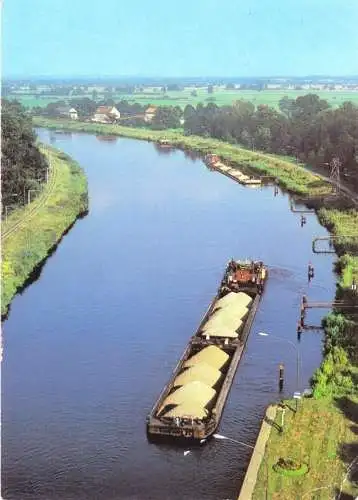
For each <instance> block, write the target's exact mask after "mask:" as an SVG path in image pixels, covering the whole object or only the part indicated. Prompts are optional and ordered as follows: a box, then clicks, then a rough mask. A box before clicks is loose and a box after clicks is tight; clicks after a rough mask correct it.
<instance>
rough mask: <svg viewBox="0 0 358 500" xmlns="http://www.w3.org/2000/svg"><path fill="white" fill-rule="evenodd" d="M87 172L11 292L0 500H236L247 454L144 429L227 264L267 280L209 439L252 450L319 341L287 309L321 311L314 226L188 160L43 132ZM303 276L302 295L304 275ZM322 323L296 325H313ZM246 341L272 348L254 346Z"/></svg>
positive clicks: (125, 142)
mask: <svg viewBox="0 0 358 500" xmlns="http://www.w3.org/2000/svg"><path fill="white" fill-rule="evenodd" d="M39 136H40V138H41V140H42V141H44V142H47V143H51V144H53V145H54V146H56V147H58V148H59V149H61V150H63V151H65V152H66V153H68V154H70V155H71V156H73V157H74V158H75V159H76V160H77V161H78V162H79V163H80V164H81V165H82V166H83V168H84V169H85V172H86V175H87V177H88V182H89V197H90V210H89V214H88V216H87V217H86V218H84V219H82V220H79V221H78V222H77V223H76V225H75V226H74V227H73V229H72V230H71V231H70V232H69V234H68V235H66V236H65V238H64V239H63V241H62V242H61V244H60V245H59V247H58V249H57V250H56V252H55V253H54V254H53V255H52V256H51V257H50V258H49V259H48V261H47V262H46V264H45V266H44V268H43V269H42V272H41V275H40V277H39V279H38V280H37V281H36V282H34V283H33V284H32V285H31V286H29V287H28V288H27V289H26V290H25V291H24V292H23V293H22V294H21V295H18V296H17V297H16V298H15V299H14V301H13V303H12V306H11V312H10V315H9V318H8V320H7V321H6V322H5V323H4V325H3V336H4V359H3V365H2V495H3V497H4V498H6V499H18V500H26V499H36V500H52V499H56V500H57V499H58V500H82V499H83V500H87V499H89V500H91V499H93V500H95V499H96V500H102V499H103V500H112V499H113V500H114V499H133V500H134V499H138V500H142V499H143V500H144V499H173V500H174V499H178V500H179V499H180V500H184V499H198V500H200V499H206V500H208V499H234V498H236V497H237V492H238V491H239V489H240V485H241V483H242V481H243V478H244V474H245V470H246V468H247V465H248V461H249V458H250V450H248V449H246V448H244V447H241V446H239V445H236V444H234V443H231V442H229V441H218V440H211V441H210V442H208V443H207V444H206V445H204V446H202V447H200V448H197V449H193V450H192V452H191V453H189V454H186V455H185V456H184V453H183V449H180V448H179V449H178V448H176V447H173V446H168V445H160V446H159V445H155V444H149V443H148V442H147V438H146V433H145V420H146V416H147V414H148V412H149V411H150V409H151V407H152V405H153V404H154V402H155V400H156V398H157V397H158V395H159V393H160V392H161V390H162V388H163V386H164V384H165V383H166V382H167V381H168V379H169V377H170V374H171V371H172V369H173V368H174V366H175V364H176V363H177V360H178V359H179V357H180V355H181V354H182V351H183V350H184V348H185V346H186V344H187V341H188V339H189V337H190V336H191V335H192V334H193V333H194V330H195V329H196V327H197V325H198V324H199V321H200V319H201V317H202V315H203V314H204V312H205V310H206V308H207V306H208V305H209V303H210V301H211V299H212V298H213V296H214V295H215V293H216V290H217V286H218V284H219V281H220V279H221V277H222V273H223V271H224V268H225V265H226V263H227V261H228V260H229V259H230V258H231V257H234V258H238V259H241V258H255V259H260V260H263V261H264V262H265V263H266V264H267V265H268V266H269V269H270V271H269V281H268V283H267V287H266V291H265V293H264V296H263V299H262V302H261V305H260V307H259V310H258V313H257V316H256V319H255V321H254V324H253V327H252V330H251V334H250V337H249V341H248V344H247V348H246V351H245V354H244V357H243V360H242V362H241V365H240V366H239V369H238V372H237V374H236V377H235V380H234V384H233V386H232V389H231V392H230V394H229V399H228V402H227V405H226V408H225V411H224V414H223V419H222V421H221V425H220V430H219V432H220V433H221V434H223V435H225V436H228V437H231V438H233V439H237V440H241V441H244V442H246V443H248V444H251V445H252V444H254V442H255V439H256V436H257V433H258V430H259V426H260V421H261V418H262V416H263V414H264V411H265V407H266V405H267V404H268V403H270V402H271V401H276V400H277V399H278V398H279V397H281V396H280V394H279V393H278V387H277V378H278V365H279V363H281V362H283V363H284V364H285V368H286V369H285V377H286V381H285V388H284V396H289V395H292V393H293V392H294V391H295V390H296V354H297V351H296V348H295V346H292V345H291V344H289V343H288V342H285V340H284V339H286V340H290V341H292V342H293V343H294V344H295V345H297V347H299V349H300V353H301V360H302V363H301V370H300V381H299V389H300V390H302V389H304V388H306V387H308V386H309V378H310V376H311V375H312V373H313V371H314V370H315V368H316V367H317V366H318V365H319V363H320V359H321V346H322V334H321V333H319V332H312V331H310V332H305V333H304V334H303V335H302V338H301V342H300V344H298V343H297V338H296V324H297V320H298V316H299V303H300V298H301V296H302V294H303V293H306V294H307V296H308V298H309V300H331V299H332V298H333V296H334V292H335V276H334V273H333V257H332V256H331V255H314V254H312V250H311V241H312V238H313V237H314V236H319V235H326V234H327V232H326V231H325V229H324V228H322V227H321V226H320V225H319V223H318V221H317V219H316V217H315V216H314V215H308V216H307V224H306V225H305V226H304V227H301V226H300V220H299V215H297V214H294V213H292V212H291V211H290V209H289V199H288V196H287V195H285V194H282V193H280V194H279V195H278V196H276V197H275V196H274V193H273V188H272V187H267V188H263V189H261V188H259V189H253V188H244V187H242V186H240V185H238V184H236V183H234V182H233V181H231V180H230V179H228V178H226V177H224V176H223V175H221V174H219V173H217V172H210V171H209V170H208V169H207V168H206V167H205V165H204V164H203V163H202V161H201V160H200V159H195V158H193V157H192V155H185V154H184V153H183V152H182V151H171V152H170V151H162V152H160V150H158V148H157V147H156V146H155V145H153V144H151V143H147V142H144V141H136V140H130V139H123V138H112V139H110V138H101V137H96V136H94V135H87V134H77V133H74V134H64V133H55V132H49V131H46V130H40V131H39ZM309 261H311V262H312V263H313V265H314V267H315V271H316V275H315V278H314V280H313V281H312V282H311V283H310V284H308V282H307V265H308V263H309ZM322 314H323V311H319V310H316V311H312V312H310V313H309V317H308V319H309V322H310V323H316V324H319V322H320V318H321V315H322ZM259 332H266V333H268V334H271V335H274V336H277V337H280V338H282V339H283V340H282V341H278V340H276V339H275V338H273V337H270V336H266V337H263V336H259V335H258V333H259Z"/></svg>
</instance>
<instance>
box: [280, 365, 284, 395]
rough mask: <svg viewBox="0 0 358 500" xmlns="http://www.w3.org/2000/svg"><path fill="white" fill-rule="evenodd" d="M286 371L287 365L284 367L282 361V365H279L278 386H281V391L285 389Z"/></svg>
mask: <svg viewBox="0 0 358 500" xmlns="http://www.w3.org/2000/svg"><path fill="white" fill-rule="evenodd" d="M284 371H285V367H284V365H283V363H280V365H279V367H278V387H279V390H280V392H282V391H283V383H284Z"/></svg>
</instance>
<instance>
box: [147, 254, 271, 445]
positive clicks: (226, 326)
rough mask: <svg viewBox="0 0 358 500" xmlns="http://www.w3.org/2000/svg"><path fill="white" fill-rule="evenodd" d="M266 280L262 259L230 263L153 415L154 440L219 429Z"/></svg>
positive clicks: (199, 436) (150, 428)
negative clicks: (260, 260) (259, 260)
mask: <svg viewBox="0 0 358 500" xmlns="http://www.w3.org/2000/svg"><path fill="white" fill-rule="evenodd" d="M266 279H267V268H266V267H265V266H264V264H263V263H262V262H258V261H234V260H231V261H230V262H229V263H228V265H227V266H226V269H225V273H224V277H223V279H222V281H221V283H220V286H219V289H218V291H217V294H216V296H215V298H214V299H213V301H212V303H211V304H210V306H209V308H208V309H207V311H206V313H205V315H204V317H203V319H202V321H201V322H200V325H199V327H198V329H197V330H196V332H195V334H194V335H193V336H192V337H191V339H190V341H189V343H188V345H187V347H186V349H185V351H184V353H183V355H182V357H181V358H180V360H179V362H178V364H177V366H176V367H175V369H174V371H173V373H172V376H171V378H170V381H169V382H168V384H167V385H166V386H165V387H164V389H163V391H162V393H161V394H160V396H159V398H158V400H157V401H156V403H155V405H154V407H153V409H152V411H151V412H150V414H149V415H148V417H147V434H148V437H149V438H150V439H158V438H160V437H162V438H175V439H184V440H201V439H206V438H208V437H209V436H210V435H211V434H213V433H214V432H215V430H216V429H217V427H218V425H219V423H220V419H221V416H222V413H223V410H224V406H225V402H226V400H227V397H228V394H229V391H230V388H231V384H232V382H233V379H234V376H235V373H236V370H237V367H238V364H239V361H240V359H241V355H242V352H243V350H244V347H245V344H246V340H247V337H248V335H249V332H250V329H251V325H252V322H253V319H254V317H255V314H256V311H257V307H258V304H259V302H260V298H261V295H262V293H263V290H264V286H265V283H266Z"/></svg>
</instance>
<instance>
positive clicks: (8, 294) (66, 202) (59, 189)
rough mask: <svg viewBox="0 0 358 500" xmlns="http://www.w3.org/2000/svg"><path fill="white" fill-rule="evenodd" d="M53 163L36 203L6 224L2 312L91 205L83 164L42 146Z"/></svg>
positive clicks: (13, 214) (11, 215) (15, 212)
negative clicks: (89, 203) (89, 204)
mask: <svg viewBox="0 0 358 500" xmlns="http://www.w3.org/2000/svg"><path fill="white" fill-rule="evenodd" d="M40 150H41V152H42V153H44V154H45V156H46V157H47V159H48V161H49V164H50V173H49V179H48V183H47V184H45V185H44V187H43V191H42V192H41V193H40V194H39V195H38V196H37V197H36V198H35V199H34V201H33V202H32V203H30V204H29V205H26V206H25V207H23V208H20V209H18V210H16V211H14V212H13V213H11V214H10V215H9V216H8V218H7V221H6V222H3V224H2V290H1V316H2V317H4V316H6V314H7V312H8V309H9V305H10V302H11V300H12V299H13V297H14V296H15V295H16V293H17V292H18V291H19V290H21V289H22V287H23V286H24V285H25V283H26V282H27V280H28V279H29V277H30V276H31V275H32V273H33V272H34V271H35V270H36V268H37V267H38V266H40V265H41V264H42V263H43V262H44V260H46V258H47V256H48V255H49V254H50V253H51V251H52V250H53V249H54V247H56V245H57V244H58V243H59V241H60V240H61V238H62V236H63V235H64V233H65V232H66V231H67V230H68V229H69V228H70V227H71V226H72V225H73V223H74V222H75V221H76V219H77V218H78V217H80V216H81V215H83V214H84V213H85V212H86V211H87V209H88V197H87V180H86V177H85V174H84V172H83V170H82V169H81V167H80V166H79V165H78V164H77V163H75V162H74V161H73V160H72V159H71V158H70V157H69V156H67V155H65V154H64V153H62V152H60V151H57V150H55V149H54V148H50V147H48V146H47V147H46V148H44V147H43V146H40Z"/></svg>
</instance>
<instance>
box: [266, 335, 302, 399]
mask: <svg viewBox="0 0 358 500" xmlns="http://www.w3.org/2000/svg"><path fill="white" fill-rule="evenodd" d="M258 335H260V336H261V337H271V338H273V339H275V340H281V341H282V342H287V343H288V344H291V346H293V347H294V348H295V350H296V354H297V359H296V391H298V388H299V386H300V351H299V349H298V347H297V346H296V344H294V343H293V342H292V341H291V340H288V339H283V338H282V337H277V336H276V335H271V334H270V333H266V332H259V333H258ZM296 401H297V400H296Z"/></svg>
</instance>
